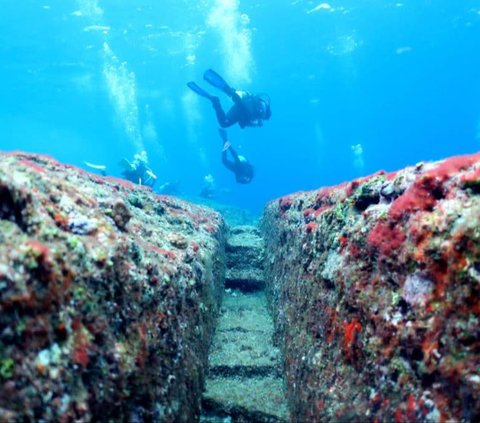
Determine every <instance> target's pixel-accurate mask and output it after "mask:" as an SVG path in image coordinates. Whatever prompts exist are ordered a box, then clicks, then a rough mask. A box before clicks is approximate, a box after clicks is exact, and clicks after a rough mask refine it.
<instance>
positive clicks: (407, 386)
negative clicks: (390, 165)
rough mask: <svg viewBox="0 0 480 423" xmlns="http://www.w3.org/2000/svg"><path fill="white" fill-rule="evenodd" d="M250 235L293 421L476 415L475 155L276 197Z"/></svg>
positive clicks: (479, 277) (479, 353)
mask: <svg viewBox="0 0 480 423" xmlns="http://www.w3.org/2000/svg"><path fill="white" fill-rule="evenodd" d="M263 235H264V238H265V240H266V269H265V270H266V271H265V274H266V276H267V281H266V283H267V290H268V297H269V303H270V305H271V307H272V310H273V312H274V318H275V324H276V330H277V336H278V337H279V340H280V343H281V346H282V351H283V354H284V365H285V373H286V378H287V384H288V396H289V402H290V405H291V413H292V420H293V421H299V422H300V421H301V422H319V421H343V422H347V421H352V422H360V421H361V422H368V421H371V422H437V421H438V422H440V421H478V420H479V419H480V325H479V318H480V301H479V298H480V297H479V294H480V154H477V155H472V156H463V157H454V158H450V159H448V160H445V161H441V162H436V163H421V164H418V165H417V166H414V167H409V168H406V169H404V170H402V171H399V172H396V173H391V174H385V173H383V172H380V173H378V174H376V175H372V176H370V177H366V178H363V179H359V180H356V181H353V182H349V183H345V184H342V185H340V186H336V187H330V188H323V189H320V190H318V191H312V192H304V193H296V194H293V195H291V196H286V197H283V198H281V199H279V200H276V201H273V202H271V203H270V204H269V205H268V206H267V207H266V210H265V213H264V217H263Z"/></svg>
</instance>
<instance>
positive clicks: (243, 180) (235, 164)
mask: <svg viewBox="0 0 480 423" xmlns="http://www.w3.org/2000/svg"><path fill="white" fill-rule="evenodd" d="M218 132H219V134H220V137H221V138H222V141H223V148H222V163H223V165H224V166H225V167H226V168H227V169H229V170H231V171H232V172H233V173H234V174H235V180H236V181H237V182H238V183H239V184H249V183H250V182H252V179H253V176H254V169H253V166H252V165H251V164H250V163H249V161H248V160H247V159H246V158H245V157H244V156H241V155H239V154H237V152H236V151H235V150H234V149H233V147H232V146H231V145H230V143H229V142H228V138H227V131H225V129H223V128H222V129H219V130H218ZM228 151H230V154H231V155H232V157H233V161H231V160H229V159H228V157H227V152H228Z"/></svg>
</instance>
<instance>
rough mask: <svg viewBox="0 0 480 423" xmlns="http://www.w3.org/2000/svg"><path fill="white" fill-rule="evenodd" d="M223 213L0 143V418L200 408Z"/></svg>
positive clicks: (152, 415)
mask: <svg viewBox="0 0 480 423" xmlns="http://www.w3.org/2000/svg"><path fill="white" fill-rule="evenodd" d="M224 232H225V227H224V222H223V219H222V218H221V217H220V215H219V214H218V213H216V212H214V211H212V210H209V209H207V208H202V207H199V206H195V205H193V204H190V203H188V202H185V201H181V200H179V199H176V198H174V197H167V196H158V195H154V194H153V193H152V192H151V191H150V190H149V189H146V188H144V187H139V186H136V185H133V184H131V183H129V182H126V181H122V180H120V179H114V178H103V177H99V176H96V175H93V174H89V173H87V172H84V171H82V170H80V169H77V168H74V167H71V166H66V165H62V164H60V163H58V162H56V161H55V160H53V159H51V158H48V157H45V156H38V155H30V154H23V153H11V154H1V155H0V240H1V242H0V419H4V420H5V419H6V420H12V421H14V420H16V421H135V420H138V421H143V420H145V421H152V420H154V421H165V422H190V421H195V420H196V419H198V418H199V414H200V398H201V392H202V390H203V385H204V372H205V369H206V364H207V353H208V346H209V344H210V340H211V336H212V331H213V324H214V319H215V316H216V314H217V309H218V306H219V302H220V299H221V295H222V292H223V276H224V272H225V269H224V268H225V259H224V242H225V240H224Z"/></svg>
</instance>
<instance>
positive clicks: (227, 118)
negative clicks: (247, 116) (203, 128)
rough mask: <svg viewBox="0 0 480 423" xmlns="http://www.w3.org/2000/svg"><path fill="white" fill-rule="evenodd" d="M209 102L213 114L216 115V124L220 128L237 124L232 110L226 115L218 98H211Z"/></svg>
mask: <svg viewBox="0 0 480 423" xmlns="http://www.w3.org/2000/svg"><path fill="white" fill-rule="evenodd" d="M211 100H212V106H213V108H214V110H215V114H216V115H217V121H218V124H219V125H220V126H221V127H222V128H228V127H229V126H232V125H233V124H235V123H236V122H237V120H238V119H235V115H234V114H232V113H231V111H232V109H230V110H229V111H228V113H227V114H226V113H225V111H224V110H223V108H222V105H221V104H220V100H219V99H218V97H213V98H212V99H211Z"/></svg>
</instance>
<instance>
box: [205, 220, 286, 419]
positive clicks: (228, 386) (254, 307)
mask: <svg viewBox="0 0 480 423" xmlns="http://www.w3.org/2000/svg"><path fill="white" fill-rule="evenodd" d="M263 254H264V247H263V239H262V238H261V236H260V233H259V231H258V228H257V227H254V226H237V227H233V228H231V230H230V233H229V237H228V238H227V243H226V262H227V271H226V278H225V285H226V287H227V289H226V292H225V295H224V301H223V303H222V307H221V314H220V318H219V320H218V323H217V327H216V331H215V336H214V340H213V344H212V347H211V350H210V356H209V376H208V378H207V381H206V392H205V393H204V399H203V405H204V411H205V413H206V415H207V414H208V415H209V417H208V418H207V417H206V416H205V419H204V420H203V421H205V422H215V421H219V420H215V418H217V419H219V418H222V416H223V417H224V418H228V419H231V421H233V422H236V423H241V422H259V423H261V422H265V423H267V422H269V423H274V422H286V421H288V410H287V407H286V401H285V395H284V391H283V380H282V378H281V369H280V367H279V364H280V360H279V352H278V348H276V347H274V346H273V344H272V340H273V338H272V335H273V322H272V318H271V316H270V315H269V313H268V311H267V308H266V300H265V293H264V291H263V288H264V274H263ZM231 287H234V288H237V289H231Z"/></svg>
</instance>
